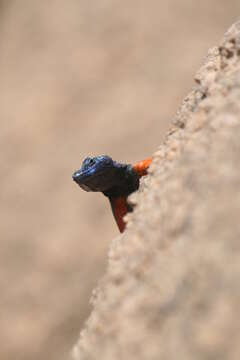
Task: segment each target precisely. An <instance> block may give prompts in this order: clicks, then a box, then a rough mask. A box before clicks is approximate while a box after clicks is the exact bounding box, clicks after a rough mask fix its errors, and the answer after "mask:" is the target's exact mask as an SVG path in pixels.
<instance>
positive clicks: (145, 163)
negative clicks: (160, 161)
mask: <svg viewBox="0 0 240 360" xmlns="http://www.w3.org/2000/svg"><path fill="white" fill-rule="evenodd" d="M151 162H152V158H151V157H150V158H148V159H146V160H142V161H139V162H138V163H137V164H135V165H133V170H134V171H135V172H136V173H137V174H138V176H139V177H142V176H144V175H147V170H148V168H149V165H150V164H151Z"/></svg>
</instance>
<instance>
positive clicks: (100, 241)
mask: <svg viewBox="0 0 240 360" xmlns="http://www.w3.org/2000/svg"><path fill="white" fill-rule="evenodd" d="M239 14H240V2H239V0H228V1H226V0H212V1H207V0H202V1H192V0H182V1H179V0H168V1H161V0H160V1H159V0H158V1H157V0H149V1H147V2H146V1H139V0H133V1H120V0H101V1H83V0H68V1H63V0H58V1H57V0H50V1H48V2H43V1H32V0H22V1H20V0H11V1H9V0H0V20H1V21H0V79H1V80H0V95H1V96H0V121H1V131H0V138H1V141H0V147H1V148H0V150H1V152H0V172H1V177H0V179H1V186H0V204H1V205H0V212H1V220H0V249H1V251H0V293H1V295H0V309H1V310H0V338H1V347H0V359H1V360H5V359H7V360H11V359H18V360H29V359H34V360H38V359H39V360H40V359H51V360H55V359H58V360H61V359H65V358H67V356H68V354H69V351H70V349H71V347H72V345H73V344H74V342H75V341H76V340H77V337H78V334H79V331H80V329H81V327H82V326H83V324H84V321H85V320H86V319H87V317H88V315H89V312H90V309H91V307H90V305H89V298H90V295H91V291H92V289H93V287H95V286H96V284H97V281H98V279H99V278H101V276H102V274H103V272H104V268H105V266H106V258H107V251H108V246H109V242H110V241H111V239H112V238H113V237H115V236H117V235H118V230H117V227H116V225H115V223H114V221H113V218H112V214H111V211H110V207H109V204H108V202H107V200H106V199H105V198H104V197H103V196H102V195H101V194H91V193H86V192H83V191H81V190H80V188H78V187H77V186H76V184H74V183H73V182H72V179H71V175H72V172H73V171H74V170H76V169H78V168H79V167H80V164H81V162H82V160H83V159H84V157H86V156H89V155H99V154H108V155H110V156H112V157H113V158H114V159H116V160H118V161H122V162H129V163H131V162H135V161H138V160H140V159H142V158H144V157H148V156H149V155H151V154H152V153H153V152H154V151H155V150H156V149H157V147H158V145H159V144H160V143H161V141H162V140H163V138H164V134H165V132H166V130H167V128H168V126H169V124H170V121H171V120H172V118H173V116H174V114H175V113H176V111H177V108H178V106H179V105H180V102H181V100H182V99H183V97H184V96H185V95H186V94H187V93H188V92H189V90H190V89H191V87H192V85H193V76H194V74H195V72H196V71H197V70H198V68H199V66H200V65H201V63H202V62H203V59H204V57H205V56H206V52H207V50H208V48H209V47H211V46H213V45H215V44H216V43H217V42H218V40H219V39H220V38H221V37H222V35H223V33H224V31H225V30H226V29H227V28H228V27H229V25H231V24H232V22H234V21H235V20H237V18H238V16H239Z"/></svg>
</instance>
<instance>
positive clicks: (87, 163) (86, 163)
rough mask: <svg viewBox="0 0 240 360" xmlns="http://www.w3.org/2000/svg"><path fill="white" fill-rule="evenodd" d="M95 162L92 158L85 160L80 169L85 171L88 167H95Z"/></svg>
mask: <svg viewBox="0 0 240 360" xmlns="http://www.w3.org/2000/svg"><path fill="white" fill-rule="evenodd" d="M95 163H96V161H95V159H94V158H90V157H88V158H86V159H85V160H84V161H83V164H82V169H86V168H88V167H91V166H93V165H95Z"/></svg>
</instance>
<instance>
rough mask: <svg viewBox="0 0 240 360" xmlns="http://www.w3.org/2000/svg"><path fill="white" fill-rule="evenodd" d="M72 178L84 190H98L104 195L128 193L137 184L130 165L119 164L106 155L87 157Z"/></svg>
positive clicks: (136, 178) (135, 175)
mask: <svg viewBox="0 0 240 360" xmlns="http://www.w3.org/2000/svg"><path fill="white" fill-rule="evenodd" d="M72 178H73V180H74V181H75V182H76V183H77V184H78V185H79V186H80V187H81V188H82V189H83V190H85V191H100V192H103V193H104V195H106V196H109V197H111V196H118V195H128V194H130V193H131V192H133V191H135V190H136V189H137V188H138V186H139V179H138V176H137V174H135V173H134V172H133V170H132V166H131V165H126V164H120V163H118V162H116V161H114V160H113V159H112V158H111V157H109V156H107V155H101V156H96V157H87V158H86V159H85V160H84V161H83V163H82V166H81V168H80V169H79V170H77V171H75V172H74V173H73V175H72Z"/></svg>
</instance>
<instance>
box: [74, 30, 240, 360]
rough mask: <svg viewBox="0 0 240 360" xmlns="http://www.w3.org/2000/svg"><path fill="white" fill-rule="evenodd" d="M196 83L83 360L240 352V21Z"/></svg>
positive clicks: (121, 241) (101, 296) (84, 345)
mask: <svg viewBox="0 0 240 360" xmlns="http://www.w3.org/2000/svg"><path fill="white" fill-rule="evenodd" d="M196 83H197V85H196V87H195V88H194V89H193V91H192V92H191V93H190V94H189V96H188V97H187V98H186V99H185V100H184V101H183V104H182V106H181V108H180V110H179V112H178V114H177V116H176V119H175V120H174V125H173V127H172V128H171V130H170V131H169V134H168V135H167V138H166V141H165V142H164V144H163V145H162V146H161V147H160V148H159V150H158V151H157V152H156V154H155V155H154V160H153V164H152V166H151V169H150V174H149V176H148V177H146V178H145V180H144V181H143V183H142V186H141V189H140V191H139V193H137V194H134V195H133V196H132V198H131V201H134V202H135V203H136V204H137V206H136V211H135V212H134V213H133V214H132V215H131V216H129V219H128V220H129V225H128V228H127V231H126V232H125V233H124V235H123V236H119V237H118V238H117V239H115V240H114V241H113V243H112V245H111V248H110V252H109V266H108V270H107V272H106V275H105V277H104V278H103V280H102V281H101V283H100V285H99V287H98V289H97V290H96V292H95V293H94V295H93V298H92V302H93V307H94V308H93V311H92V314H91V316H90V318H89V320H88V321H87V324H86V327H85V329H84V330H83V331H82V333H81V336H80V340H79V342H78V344H77V345H76V346H75V348H74V350H73V358H74V359H75V360H80V359H81V360H85V359H89V360H90V359H104V360H108V359H109V360H112V359H124V360H128V359H138V360H141V359H171V360H172V359H175V358H176V354H177V358H178V359H184V360H187V359H195V360H196V359H239V357H240V342H239V341H238V340H239V339H238V338H239V333H240V321H239V303H240V286H239V279H240V261H239V259H240V241H239V240H240V225H239V212H240V192H239V188H240V170H239V160H240V141H239V138H240V23H237V24H235V25H234V26H233V27H232V28H231V29H230V30H229V31H228V32H227V34H226V35H225V37H224V39H223V41H222V42H221V44H220V46H219V47H216V48H213V49H212V50H210V51H209V54H208V57H207V59H206V61H205V64H204V65H203V67H202V68H201V69H200V71H199V73H198V74H197V75H196Z"/></svg>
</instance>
